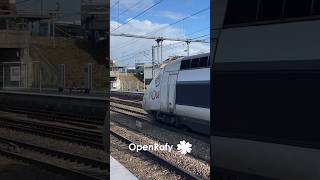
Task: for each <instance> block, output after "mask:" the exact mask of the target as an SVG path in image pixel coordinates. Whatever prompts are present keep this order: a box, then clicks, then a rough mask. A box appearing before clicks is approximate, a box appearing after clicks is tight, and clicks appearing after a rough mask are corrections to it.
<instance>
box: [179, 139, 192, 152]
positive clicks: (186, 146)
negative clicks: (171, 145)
mask: <svg viewBox="0 0 320 180" xmlns="http://www.w3.org/2000/svg"><path fill="white" fill-rule="evenodd" d="M177 146H178V148H177V149H178V151H179V152H180V153H181V154H183V155H186V154H187V153H191V150H192V148H191V147H192V144H190V143H189V142H186V141H185V140H183V141H180V143H179V144H178V145H177Z"/></svg>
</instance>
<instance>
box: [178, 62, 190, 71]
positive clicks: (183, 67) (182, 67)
mask: <svg viewBox="0 0 320 180" xmlns="http://www.w3.org/2000/svg"><path fill="white" fill-rule="evenodd" d="M180 69H181V70H183V69H190V60H183V61H181V66H180Z"/></svg>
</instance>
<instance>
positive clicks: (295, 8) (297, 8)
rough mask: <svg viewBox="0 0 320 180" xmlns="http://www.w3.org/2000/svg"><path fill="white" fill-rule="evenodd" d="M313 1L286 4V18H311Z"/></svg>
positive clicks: (302, 0)
mask: <svg viewBox="0 0 320 180" xmlns="http://www.w3.org/2000/svg"><path fill="white" fill-rule="evenodd" d="M311 4H312V0H290V1H286V3H285V10H284V15H285V17H287V18H288V17H303V16H309V15H310V12H311Z"/></svg>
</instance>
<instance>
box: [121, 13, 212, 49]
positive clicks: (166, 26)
mask: <svg viewBox="0 0 320 180" xmlns="http://www.w3.org/2000/svg"><path fill="white" fill-rule="evenodd" d="M208 10H210V7H207V8H204V9H201V10H199V11H197V12H195V13H193V14H191V15H189V16H186V17H183V18H181V19H179V20H177V21H175V22H172V23H170V24H168V25H165V26H163V27H161V28H159V29H156V30H154V31H151V32H149V33H147V34H146V36H150V35H152V34H154V33H157V32H159V31H162V30H164V29H166V28H168V27H170V26H173V25H175V24H178V23H180V22H182V21H185V20H187V19H189V18H192V17H194V16H196V15H198V14H200V13H203V12H205V11H208ZM123 25H124V24H123ZM139 40H140V39H135V40H133V41H131V42H129V43H126V44H125V45H123V46H120V47H116V48H117V49H122V48H124V47H127V46H128V45H131V44H132V43H135V42H137V41H139Z"/></svg>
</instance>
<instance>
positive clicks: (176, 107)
mask: <svg viewBox="0 0 320 180" xmlns="http://www.w3.org/2000/svg"><path fill="white" fill-rule="evenodd" d="M209 67H210V57H209V53H207V54H200V55H195V56H189V57H183V58H180V59H177V60H174V61H171V62H169V63H168V64H166V65H165V66H164V67H163V68H161V70H160V72H159V73H158V75H156V76H155V78H154V79H153V80H152V81H151V83H150V85H149V87H148V88H147V90H146V92H145V94H144V97H143V108H144V109H145V110H146V111H147V112H149V114H150V115H152V117H153V118H154V119H155V120H159V121H161V122H164V123H170V124H173V125H175V126H179V127H184V128H190V129H192V130H194V131H198V132H201V133H203V134H209V129H210V108H209V103H210V98H209V97H210V68H209Z"/></svg>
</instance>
